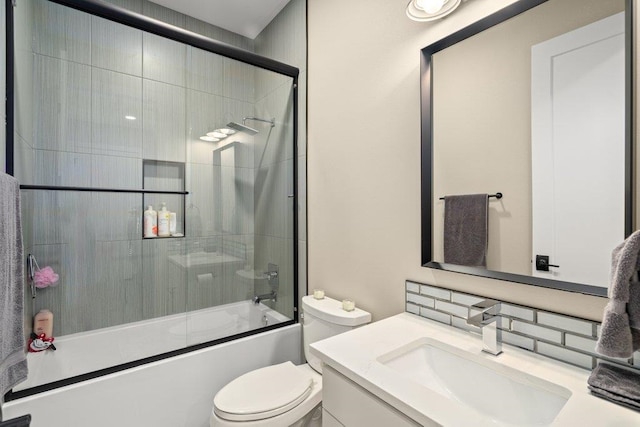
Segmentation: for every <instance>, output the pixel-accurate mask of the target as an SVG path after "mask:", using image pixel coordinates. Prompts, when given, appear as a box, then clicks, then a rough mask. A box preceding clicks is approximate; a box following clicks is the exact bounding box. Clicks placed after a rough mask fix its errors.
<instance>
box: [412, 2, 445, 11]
mask: <svg viewBox="0 0 640 427" xmlns="http://www.w3.org/2000/svg"><path fill="white" fill-rule="evenodd" d="M444 3H445V0H416V7H417V8H418V9H422V10H424V11H425V12H427V13H430V14H434V13H436V12H439V11H440V9H442V6H444Z"/></svg>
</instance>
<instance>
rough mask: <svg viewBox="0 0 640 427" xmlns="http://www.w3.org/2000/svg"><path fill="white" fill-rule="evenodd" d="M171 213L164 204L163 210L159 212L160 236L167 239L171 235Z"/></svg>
mask: <svg viewBox="0 0 640 427" xmlns="http://www.w3.org/2000/svg"><path fill="white" fill-rule="evenodd" d="M169 213H170V212H169V211H168V210H167V204H166V203H164V202H162V209H160V211H159V212H158V236H160V237H167V236H170V233H169Z"/></svg>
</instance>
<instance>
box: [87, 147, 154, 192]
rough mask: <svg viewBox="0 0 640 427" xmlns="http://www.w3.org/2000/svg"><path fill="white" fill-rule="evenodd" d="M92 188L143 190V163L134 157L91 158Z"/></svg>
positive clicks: (100, 156) (99, 156)
mask: <svg viewBox="0 0 640 427" xmlns="http://www.w3.org/2000/svg"><path fill="white" fill-rule="evenodd" d="M91 186H92V187H102V188H128V189H140V188H142V161H141V160H140V159H137V158H133V157H118V156H103V155H99V154H94V155H92V156H91Z"/></svg>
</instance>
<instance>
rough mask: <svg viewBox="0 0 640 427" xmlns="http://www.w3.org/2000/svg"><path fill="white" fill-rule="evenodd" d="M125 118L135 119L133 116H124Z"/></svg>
mask: <svg viewBox="0 0 640 427" xmlns="http://www.w3.org/2000/svg"><path fill="white" fill-rule="evenodd" d="M124 118H125V119H127V120H135V119H136V118H135V116H124Z"/></svg>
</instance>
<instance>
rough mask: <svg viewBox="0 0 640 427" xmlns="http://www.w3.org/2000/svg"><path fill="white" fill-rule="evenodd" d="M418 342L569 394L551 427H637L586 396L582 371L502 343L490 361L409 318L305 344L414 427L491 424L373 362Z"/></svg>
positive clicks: (617, 409) (468, 340)
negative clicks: (434, 342) (415, 425)
mask: <svg viewBox="0 0 640 427" xmlns="http://www.w3.org/2000/svg"><path fill="white" fill-rule="evenodd" d="M424 337H430V338H432V339H435V340H438V341H441V342H444V343H446V344H449V345H451V346H454V347H457V348H460V349H462V350H465V351H467V352H470V353H473V354H476V355H481V357H486V358H488V359H490V360H492V361H494V362H496V363H500V364H503V365H505V366H508V367H511V368H513V369H516V370H519V371H523V372H525V373H528V374H530V375H534V376H536V377H539V378H542V379H544V380H546V381H549V382H552V383H555V384H558V385H560V386H563V387H565V388H567V389H569V390H570V391H571V393H572V394H571V397H570V398H569V400H568V402H567V403H566V404H565V406H564V407H563V408H562V410H561V411H560V413H559V414H558V416H557V417H556V419H555V420H554V422H553V423H552V425H553V426H571V427H574V426H599V427H600V426H611V427H614V426H615V427H624V426H635V427H637V426H640V412H635V411H633V410H631V409H628V408H625V407H622V406H619V405H616V404H614V403H611V402H608V401H606V400H604V399H600V398H598V397H595V396H592V395H591V394H590V393H589V390H588V388H587V378H588V377H589V374H590V372H589V371H587V370H585V369H580V368H576V367H573V366H571V365H568V364H565V363H562V362H557V361H554V360H552V359H549V358H547V357H544V356H540V355H538V354H535V353H533V352H530V351H526V350H522V349H519V348H517V347H513V346H510V345H507V344H504V345H503V353H502V354H501V355H499V356H497V357H496V356H492V355H489V354H486V353H483V352H482V339H481V337H480V335H478V334H472V333H469V332H466V331H463V330H460V329H456V328H453V327H450V326H447V325H443V324H439V323H437V322H434V321H431V320H428V319H424V318H421V317H418V316H416V315H413V314H410V313H402V314H398V315H396V316H393V317H390V318H387V319H384V320H381V321H378V322H375V323H372V324H370V325H367V326H364V327H361V328H358V329H355V330H353V331H349V332H347V333H344V334H341V335H337V336H335V337H331V338H328V339H326V340H323V341H319V342H316V343H314V344H312V345H311V353H312V354H314V355H316V356H318V357H319V358H320V359H321V360H322V361H323V362H324V363H325V364H327V365H329V366H331V367H332V368H334V369H335V370H337V371H338V372H340V373H341V374H343V375H345V376H346V377H348V378H349V379H351V380H352V381H354V382H356V383H358V384H359V385H360V386H362V387H363V388H365V389H366V390H368V391H369V392H370V393H373V394H374V395H376V396H378V397H379V398H381V399H382V400H384V401H385V402H387V403H388V404H390V405H391V406H393V407H395V408H396V409H398V410H400V411H401V412H403V413H404V414H406V415H407V416H409V417H411V418H413V419H414V420H415V421H417V422H419V423H422V424H425V423H429V422H431V423H432V422H433V421H435V422H437V423H439V424H442V425H443V426H458V425H460V426H461V425H465V426H468V425H470V424H469V422H470V421H471V420H473V425H474V426H480V425H495V424H494V423H492V422H490V420H488V419H487V420H485V421H482V418H481V417H480V418H479V415H478V412H476V411H474V410H473V409H471V408H468V407H466V406H464V405H462V404H460V403H457V402H455V401H454V400H452V399H449V398H446V397H444V396H442V395H439V394H437V393H436V392H434V391H431V390H429V389H428V388H426V387H424V386H422V385H420V384H418V383H417V382H414V381H411V380H408V379H406V378H402V377H401V376H400V375H398V374H397V373H395V372H394V371H392V370H390V369H389V368H388V367H386V366H384V365H383V364H381V363H379V362H377V361H376V359H378V358H379V357H380V356H383V355H385V354H387V353H389V352H391V351H393V350H396V349H398V348H399V347H402V346H404V345H407V344H409V343H412V342H414V341H416V340H418V339H420V338H424ZM505 392H506V391H505ZM496 399H500V396H496ZM461 419H464V420H466V423H464V424H463V423H462V422H461V421H460V420H461Z"/></svg>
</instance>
